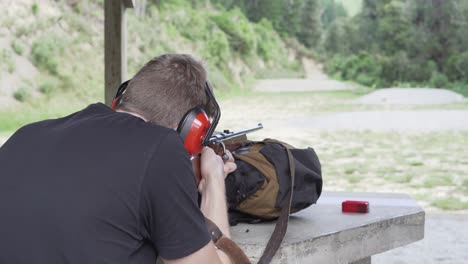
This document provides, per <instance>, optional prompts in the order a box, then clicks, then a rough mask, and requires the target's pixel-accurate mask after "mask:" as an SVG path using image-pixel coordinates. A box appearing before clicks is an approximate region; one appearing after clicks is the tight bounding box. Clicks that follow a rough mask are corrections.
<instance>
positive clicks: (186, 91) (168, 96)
mask: <svg viewBox="0 0 468 264" xmlns="http://www.w3.org/2000/svg"><path fill="white" fill-rule="evenodd" d="M206 75H207V74H206V71H205V68H204V67H203V65H202V64H201V63H200V62H198V61H196V60H195V59H194V58H192V57H191V56H190V55H186V54H165V55H161V56H159V57H156V58H154V59H152V60H150V61H149V62H148V63H146V65H145V66H143V68H141V69H140V71H138V73H137V74H136V75H135V76H134V77H133V79H132V80H130V82H129V84H128V87H127V89H126V91H125V94H124V95H123V97H122V102H121V104H120V105H119V106H118V107H117V109H120V110H124V111H130V112H134V113H136V114H139V115H141V116H143V117H144V118H146V119H147V120H148V121H149V122H151V123H154V124H158V125H161V126H165V127H169V128H173V127H176V126H177V125H178V124H179V121H180V120H181V119H182V117H183V116H184V114H185V113H187V112H188V110H190V109H192V108H194V107H200V108H203V109H205V111H207V114H208V115H209V114H210V112H211V110H210V107H209V105H210V102H209V99H208V96H207V94H206V90H205V83H206V78H207V77H206Z"/></svg>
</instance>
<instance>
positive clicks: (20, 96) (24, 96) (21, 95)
mask: <svg viewBox="0 0 468 264" xmlns="http://www.w3.org/2000/svg"><path fill="white" fill-rule="evenodd" d="M13 97H14V98H15V99H16V100H18V101H20V102H24V101H26V100H28V99H29V98H30V97H31V91H30V90H29V89H28V88H27V87H25V86H23V87H21V88H19V89H18V90H16V91H15V92H14V93H13Z"/></svg>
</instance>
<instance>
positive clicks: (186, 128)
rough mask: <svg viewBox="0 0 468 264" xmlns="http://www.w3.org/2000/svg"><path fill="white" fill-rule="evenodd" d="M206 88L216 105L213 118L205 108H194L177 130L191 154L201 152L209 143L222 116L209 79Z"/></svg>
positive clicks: (185, 116) (210, 98)
mask: <svg viewBox="0 0 468 264" xmlns="http://www.w3.org/2000/svg"><path fill="white" fill-rule="evenodd" d="M205 90H206V94H207V96H208V98H209V100H210V101H211V103H212V104H213V106H214V111H215V113H214V117H213V120H212V121H210V119H209V118H208V115H207V114H206V112H205V111H204V110H203V109H200V108H193V109H191V110H189V111H188V112H187V113H186V114H185V115H184V117H183V118H182V120H181V121H180V123H179V126H178V127H177V132H178V133H179V135H180V136H181V137H182V140H183V141H184V146H185V148H186V149H187V151H188V153H189V154H190V156H195V155H198V154H200V152H201V151H202V149H203V146H206V145H207V144H208V142H209V140H210V138H211V136H212V135H213V132H214V130H215V128H216V125H217V124H218V121H219V119H220V117H221V110H220V108H219V105H218V103H217V102H216V99H215V98H214V95H213V92H212V91H211V85H210V83H209V82H208V81H207V82H206V84H205Z"/></svg>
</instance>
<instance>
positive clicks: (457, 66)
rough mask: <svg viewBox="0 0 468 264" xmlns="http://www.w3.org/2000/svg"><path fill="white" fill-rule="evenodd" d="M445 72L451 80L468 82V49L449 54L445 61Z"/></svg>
mask: <svg viewBox="0 0 468 264" xmlns="http://www.w3.org/2000/svg"><path fill="white" fill-rule="evenodd" d="M446 72H447V75H448V77H449V78H450V80H451V81H463V82H467V83H468V51H466V52H464V53H462V54H457V55H453V56H451V57H450V58H449V59H448V61H447V70H446Z"/></svg>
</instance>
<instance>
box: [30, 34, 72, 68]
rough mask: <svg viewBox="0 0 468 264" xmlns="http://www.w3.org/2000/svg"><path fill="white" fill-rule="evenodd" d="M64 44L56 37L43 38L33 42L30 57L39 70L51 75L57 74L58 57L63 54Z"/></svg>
mask: <svg viewBox="0 0 468 264" xmlns="http://www.w3.org/2000/svg"><path fill="white" fill-rule="evenodd" d="M63 49H64V43H63V41H61V40H60V39H59V38H58V37H56V36H44V37H41V38H39V39H37V40H36V41H34V42H33V44H32V48H31V57H32V61H33V63H34V64H35V65H36V66H37V67H38V68H40V69H43V70H46V71H48V72H49V73H51V74H53V75H57V74H58V65H59V56H60V55H61V54H63Z"/></svg>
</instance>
